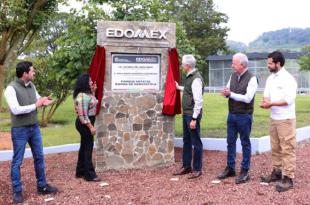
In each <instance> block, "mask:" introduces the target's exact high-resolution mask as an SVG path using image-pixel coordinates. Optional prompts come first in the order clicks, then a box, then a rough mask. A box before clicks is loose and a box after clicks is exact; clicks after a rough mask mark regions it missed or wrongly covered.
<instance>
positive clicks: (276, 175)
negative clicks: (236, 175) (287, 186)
mask: <svg viewBox="0 0 310 205" xmlns="http://www.w3.org/2000/svg"><path fill="white" fill-rule="evenodd" d="M260 179H261V182H265V183H270V182H275V181H280V180H281V179H282V172H281V170H280V169H273V170H272V172H271V175H269V176H261V177H260Z"/></svg>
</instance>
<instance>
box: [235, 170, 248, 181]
mask: <svg viewBox="0 0 310 205" xmlns="http://www.w3.org/2000/svg"><path fill="white" fill-rule="evenodd" d="M249 180H250V176H249V171H248V170H245V169H241V172H240V175H239V176H238V177H237V178H236V181H235V182H236V184H242V183H245V182H247V181H249Z"/></svg>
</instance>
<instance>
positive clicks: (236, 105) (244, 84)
mask: <svg viewBox="0 0 310 205" xmlns="http://www.w3.org/2000/svg"><path fill="white" fill-rule="evenodd" d="M247 66H248V58H247V56H246V55H245V54H243V53H237V54H235V55H234V56H233V59H232V68H233V70H234V73H233V74H232V75H231V77H230V79H229V81H228V83H227V87H226V88H224V89H223V91H222V92H221V94H222V95H223V96H225V97H226V98H228V108H229V113H228V118H227V166H226V168H225V170H224V171H223V172H222V173H221V174H220V175H219V176H218V179H225V178H227V177H231V176H236V171H235V160H236V141H237V138H238V134H239V136H240V141H241V146H242V162H241V170H240V175H239V176H238V177H237V178H236V180H235V182H236V184H240V183H245V182H247V181H248V180H249V179H250V176H249V169H250V163H251V141H250V134H251V129H252V116H253V109H254V107H253V105H254V97H255V93H256V90H257V87H258V83H257V78H256V77H255V76H254V75H253V74H252V73H251V72H250V71H249V70H248V67H247Z"/></svg>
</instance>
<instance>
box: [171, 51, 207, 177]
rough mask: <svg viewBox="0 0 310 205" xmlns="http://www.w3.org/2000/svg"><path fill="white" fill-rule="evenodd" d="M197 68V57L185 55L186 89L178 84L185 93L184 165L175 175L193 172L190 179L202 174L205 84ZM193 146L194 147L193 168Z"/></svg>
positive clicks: (183, 107) (183, 106)
mask: <svg viewBox="0 0 310 205" xmlns="http://www.w3.org/2000/svg"><path fill="white" fill-rule="evenodd" d="M195 66H196V59H195V57H194V56H193V55H184V56H183V58H182V67H183V71H184V72H185V73H186V78H185V82H184V87H182V86H179V85H178V83H176V86H177V89H178V90H182V91H183V97H182V109H183V165H182V167H181V169H180V170H178V171H177V172H176V173H174V175H184V174H188V173H190V172H192V171H193V172H192V174H191V176H189V177H188V178H189V179H194V178H198V177H200V176H201V174H202V172H201V169H202V154H203V145H202V142H201V139H200V120H201V116H202V105H203V98H202V96H203V88H204V84H203V78H202V77H201V75H200V73H199V72H198V70H197V69H196V67H195ZM192 146H194V156H193V168H192Z"/></svg>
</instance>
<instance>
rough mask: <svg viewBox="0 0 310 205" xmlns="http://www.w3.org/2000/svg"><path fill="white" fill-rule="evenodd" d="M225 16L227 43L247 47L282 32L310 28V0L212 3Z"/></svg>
mask: <svg viewBox="0 0 310 205" xmlns="http://www.w3.org/2000/svg"><path fill="white" fill-rule="evenodd" d="M214 4H215V5H216V7H217V9H218V11H221V12H223V13H225V14H227V15H228V17H229V20H228V24H227V27H229V28H230V32H229V33H228V39H229V40H234V41H241V42H243V43H249V42H251V41H253V40H255V39H256V38H257V37H258V36H259V35H260V34H262V33H263V32H267V31H274V30H278V29H282V28H288V27H290V28H310V0H214Z"/></svg>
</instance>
